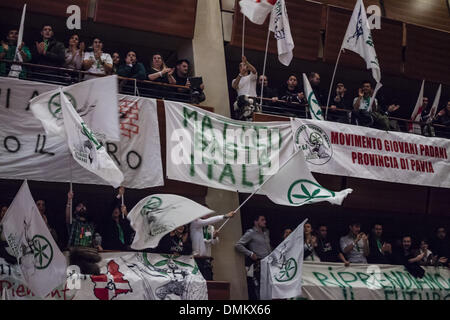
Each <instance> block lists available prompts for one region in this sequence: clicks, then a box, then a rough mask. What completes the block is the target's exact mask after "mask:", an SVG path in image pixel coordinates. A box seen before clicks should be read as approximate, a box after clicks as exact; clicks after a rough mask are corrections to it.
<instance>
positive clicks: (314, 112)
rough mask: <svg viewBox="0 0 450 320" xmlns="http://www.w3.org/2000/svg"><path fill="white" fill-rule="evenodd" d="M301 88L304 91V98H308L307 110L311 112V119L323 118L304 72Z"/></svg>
mask: <svg viewBox="0 0 450 320" xmlns="http://www.w3.org/2000/svg"><path fill="white" fill-rule="evenodd" d="M303 90H304V91H305V95H306V99H307V100H308V106H309V112H310V113H311V119H313V120H323V114H322V108H321V107H320V105H319V102H318V100H317V98H316V95H315V94H314V91H313V89H312V88H311V84H310V83H309V80H308V77H307V76H306V74H303Z"/></svg>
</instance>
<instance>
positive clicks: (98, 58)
mask: <svg viewBox="0 0 450 320" xmlns="http://www.w3.org/2000/svg"><path fill="white" fill-rule="evenodd" d="M112 64H113V62H112V58H111V56H110V55H109V53H104V52H103V42H102V40H100V38H97V37H96V38H94V39H93V41H92V51H89V52H85V53H84V57H83V69H84V70H86V71H87V72H89V73H92V75H85V79H95V78H96V76H95V75H99V76H101V75H109V74H111V73H112V67H113V65H112Z"/></svg>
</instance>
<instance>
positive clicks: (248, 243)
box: [235, 215, 450, 300]
mask: <svg viewBox="0 0 450 320" xmlns="http://www.w3.org/2000/svg"><path fill="white" fill-rule="evenodd" d="M253 223H254V225H253V227H252V228H251V229H249V230H247V231H246V232H245V234H244V235H243V236H242V237H241V239H240V240H239V241H238V242H237V243H236V245H235V248H236V250H237V251H238V252H240V253H242V254H243V255H244V256H245V257H246V267H247V285H248V290H249V292H248V293H249V298H250V299H251V300H255V299H258V297H259V281H260V260H261V259H264V258H265V257H266V256H268V255H269V254H270V253H271V252H272V249H273V248H272V245H271V243H272V242H271V240H270V233H269V228H268V227H267V220H266V217H265V216H263V215H258V216H256V217H255V219H254V221H253ZM292 230H293V229H292V228H286V229H284V230H283V236H282V239H281V240H282V241H283V240H284V239H286V238H287V237H288V236H289V235H290V234H291V233H292ZM303 234H304V248H303V249H304V261H315V262H333V263H343V264H344V265H345V266H346V267H348V266H350V265H352V264H354V263H357V264H359V263H362V264H394V265H403V266H405V268H406V269H407V270H408V271H409V272H410V273H411V274H412V275H413V276H415V277H419V278H421V277H423V275H424V273H425V270H424V269H423V268H422V266H435V267H438V266H439V267H447V268H450V238H449V237H447V230H446V228H445V227H443V226H439V227H437V228H436V229H435V234H434V235H433V236H432V237H431V238H430V239H427V238H419V237H415V236H414V235H410V234H403V235H401V236H399V237H398V238H395V239H391V240H392V241H389V240H388V239H387V238H386V237H385V234H384V232H383V224H382V223H379V222H378V223H375V224H373V225H372V228H371V231H370V234H366V233H364V232H362V231H361V223H360V222H359V221H351V222H350V223H349V224H348V232H347V234H344V235H342V236H341V237H340V238H336V239H334V238H332V237H330V236H329V230H328V225H327V224H318V225H317V226H313V224H312V223H311V222H309V221H307V222H306V223H305V225H304V231H303Z"/></svg>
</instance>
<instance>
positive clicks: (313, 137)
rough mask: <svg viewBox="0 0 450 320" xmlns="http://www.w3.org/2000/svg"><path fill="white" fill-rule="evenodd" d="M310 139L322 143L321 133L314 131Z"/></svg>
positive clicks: (315, 142)
mask: <svg viewBox="0 0 450 320" xmlns="http://www.w3.org/2000/svg"><path fill="white" fill-rule="evenodd" d="M309 141H311V142H312V143H314V144H322V137H321V136H320V134H319V133H317V132H313V133H311V135H310V136H309Z"/></svg>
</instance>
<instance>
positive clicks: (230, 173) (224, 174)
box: [219, 164, 236, 184]
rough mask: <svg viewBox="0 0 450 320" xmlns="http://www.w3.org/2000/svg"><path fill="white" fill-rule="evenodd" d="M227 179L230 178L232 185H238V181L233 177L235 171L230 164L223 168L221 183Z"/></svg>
mask: <svg viewBox="0 0 450 320" xmlns="http://www.w3.org/2000/svg"><path fill="white" fill-rule="evenodd" d="M225 177H230V179H231V183H232V184H236V179H235V178H234V175H233V169H231V165H229V164H226V165H225V166H224V167H223V170H222V173H221V175H220V178H219V182H220V183H222V180H223V179H224V178H225Z"/></svg>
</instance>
